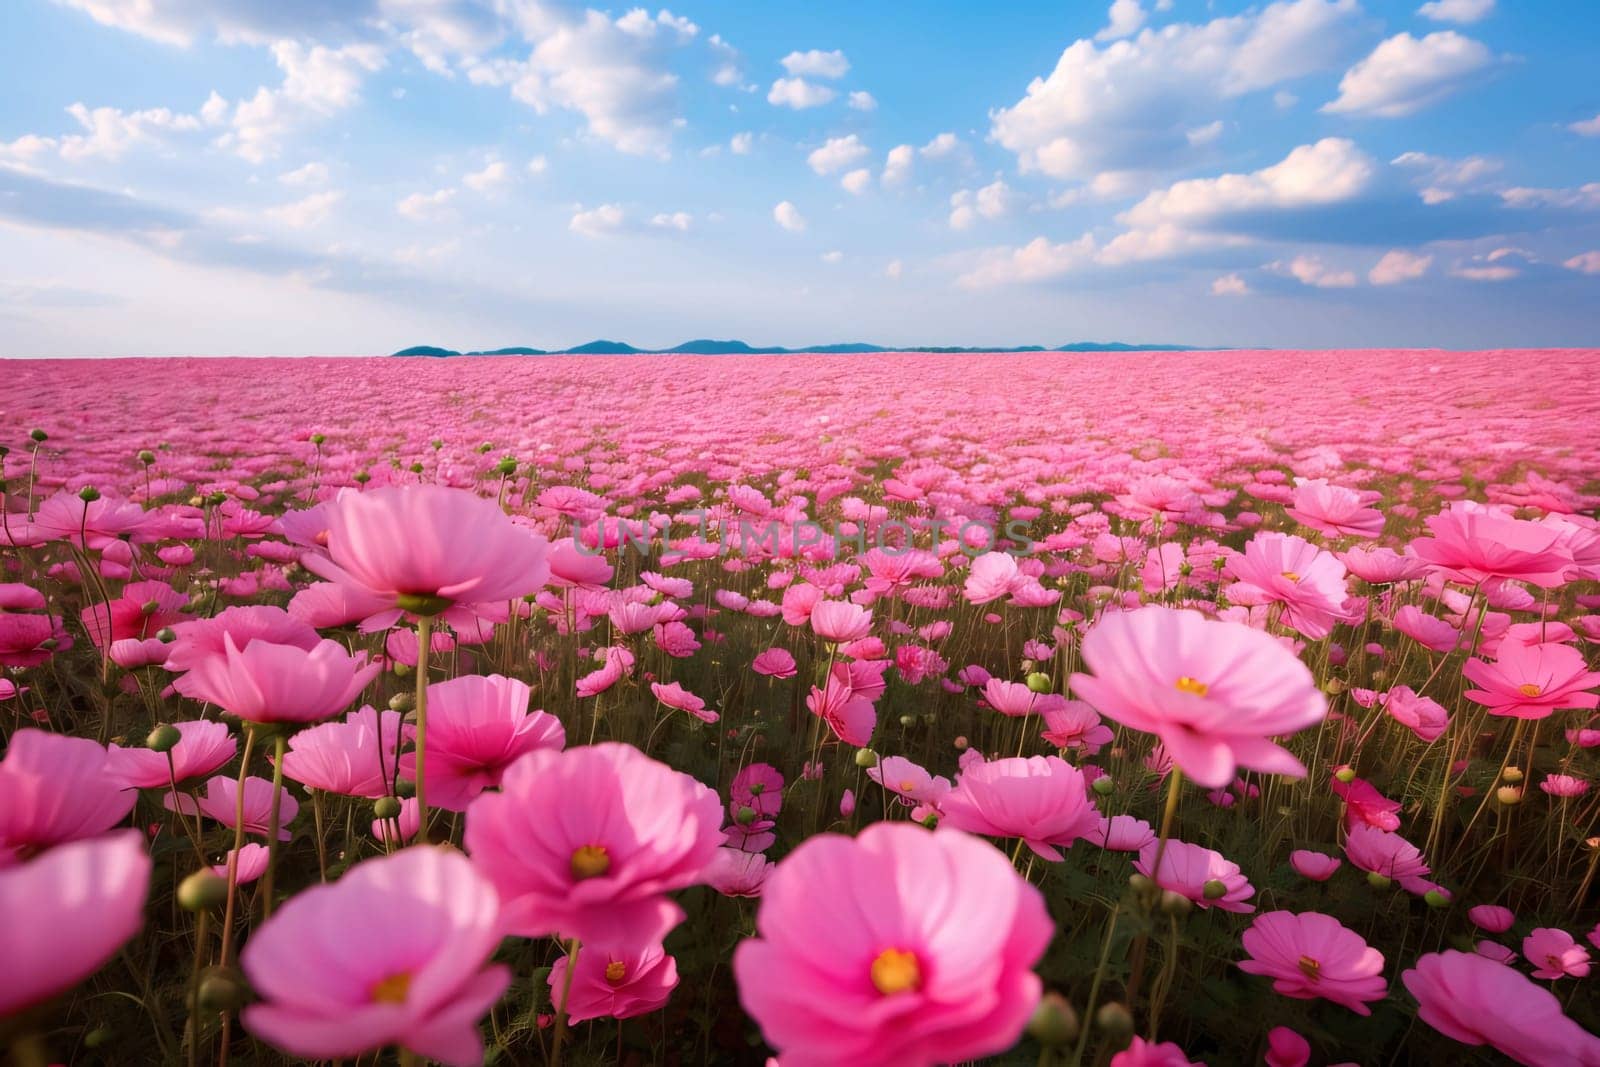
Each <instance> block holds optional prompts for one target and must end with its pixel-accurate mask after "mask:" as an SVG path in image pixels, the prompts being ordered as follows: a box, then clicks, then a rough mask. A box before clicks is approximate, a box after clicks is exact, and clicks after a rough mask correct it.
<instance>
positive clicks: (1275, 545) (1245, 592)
mask: <svg viewBox="0 0 1600 1067" xmlns="http://www.w3.org/2000/svg"><path fill="white" fill-rule="evenodd" d="M1228 571H1229V573H1231V574H1232V575H1233V576H1234V577H1235V578H1237V579H1239V582H1240V585H1236V586H1234V587H1233V588H1232V589H1231V590H1230V592H1229V596H1230V597H1231V598H1232V599H1233V600H1234V601H1235V602H1237V603H1241V604H1282V605H1283V614H1282V616H1281V619H1282V621H1283V623H1284V625H1285V626H1289V627H1292V628H1293V629H1295V630H1297V631H1299V632H1300V633H1302V634H1304V635H1305V636H1307V637H1309V638H1312V639H1313V640H1320V639H1321V638H1324V637H1327V636H1328V634H1330V633H1332V632H1333V626H1334V624H1335V623H1338V622H1344V621H1346V620H1347V619H1348V617H1349V615H1348V613H1347V612H1346V611H1345V608H1344V603H1345V601H1346V600H1348V599H1349V597H1350V593H1349V590H1347V589H1346V588H1345V581H1344V575H1345V571H1344V564H1343V563H1340V562H1339V561H1338V560H1337V559H1336V558H1334V557H1333V556H1332V555H1330V554H1329V553H1327V552H1324V551H1322V549H1320V548H1318V547H1317V546H1316V545H1313V544H1312V543H1311V542H1309V541H1306V540H1304V539H1303V538H1299V537H1294V536H1291V535H1289V534H1281V533H1259V534H1256V536H1254V537H1253V538H1251V539H1250V543H1249V544H1247V545H1245V547H1244V554H1243V555H1239V556H1235V557H1233V558H1232V559H1231V560H1229V561H1228ZM1241 586H1243V589H1242V590H1241Z"/></svg>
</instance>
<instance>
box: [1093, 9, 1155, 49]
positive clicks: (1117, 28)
mask: <svg viewBox="0 0 1600 1067" xmlns="http://www.w3.org/2000/svg"><path fill="white" fill-rule="evenodd" d="M1144 19H1145V14H1144V8H1142V7H1140V6H1139V0H1111V10H1110V11H1109V12H1107V13H1106V28H1105V29H1103V30H1101V31H1100V32H1099V33H1097V34H1095V35H1094V39H1095V40H1097V41H1115V40H1117V39H1119V38H1122V37H1131V36H1133V35H1134V34H1136V33H1138V32H1139V27H1141V26H1143V25H1144Z"/></svg>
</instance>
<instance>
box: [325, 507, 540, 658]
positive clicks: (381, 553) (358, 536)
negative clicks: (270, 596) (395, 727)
mask: <svg viewBox="0 0 1600 1067" xmlns="http://www.w3.org/2000/svg"><path fill="white" fill-rule="evenodd" d="M323 507H324V510H325V514H326V521H327V524H328V554H327V555H326V556H322V555H320V554H318V553H314V552H310V553H307V554H306V555H305V556H304V557H303V558H302V563H304V565H305V567H306V569H307V570H310V571H312V572H313V573H315V574H317V575H320V576H321V577H323V578H327V579H329V580H330V581H335V582H340V583H343V584H350V585H355V586H358V587H360V588H361V589H363V590H365V591H367V592H369V593H371V594H373V595H376V596H380V597H382V598H383V599H384V601H385V602H386V603H387V604H389V605H391V608H390V610H389V611H387V612H384V613H380V615H378V616H375V617H369V618H368V620H367V625H368V626H370V627H379V628H381V627H384V626H388V625H390V624H392V623H393V622H394V621H396V620H397V619H398V618H399V617H400V613H401V609H403V608H404V609H408V608H412V607H419V606H420V607H424V608H433V609H434V610H437V607H436V605H432V604H420V605H419V604H417V603H416V601H417V598H425V599H437V600H442V601H447V602H448V603H449V604H472V603H482V602H493V601H507V600H514V599H517V598H519V597H522V596H527V595H529V594H532V593H535V592H537V591H538V590H539V589H540V587H542V586H543V585H544V584H545V582H546V581H548V580H549V577H550V565H549V562H548V560H547V558H546V557H547V554H548V553H547V545H546V543H545V539H544V538H543V537H541V536H539V535H538V534H535V533H533V532H532V531H530V530H528V529H526V528H525V527H522V526H518V525H516V524H515V523H513V522H512V521H511V520H510V518H508V517H507V516H506V513H505V512H504V511H502V510H500V506H499V505H498V504H496V503H495V502H494V501H492V500H486V499H484V498H483V497H480V496H478V495H477V494H475V493H471V492H468V491H466V490H464V489H451V488H446V487H444V486H438V485H408V486H403V487H390V488H384V489H374V490H371V491H369V492H363V493H350V492H345V493H341V494H340V495H339V496H338V497H337V498H336V499H334V500H330V501H328V502H327V503H326V504H324V505H323Z"/></svg>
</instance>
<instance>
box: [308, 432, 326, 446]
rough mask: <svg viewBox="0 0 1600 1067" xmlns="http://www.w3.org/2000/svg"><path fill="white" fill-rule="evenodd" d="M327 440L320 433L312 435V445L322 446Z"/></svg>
mask: <svg viewBox="0 0 1600 1067" xmlns="http://www.w3.org/2000/svg"><path fill="white" fill-rule="evenodd" d="M326 440H327V438H326V437H324V436H323V435H322V434H320V433H314V434H312V435H311V443H312V444H314V445H320V444H322V442H324V441H326Z"/></svg>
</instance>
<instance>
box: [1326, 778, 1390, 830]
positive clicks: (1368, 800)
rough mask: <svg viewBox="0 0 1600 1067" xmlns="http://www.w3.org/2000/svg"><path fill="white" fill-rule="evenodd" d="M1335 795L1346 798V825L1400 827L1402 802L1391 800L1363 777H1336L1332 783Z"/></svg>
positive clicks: (1386, 828) (1384, 827)
mask: <svg viewBox="0 0 1600 1067" xmlns="http://www.w3.org/2000/svg"><path fill="white" fill-rule="evenodd" d="M1330 786H1331V788H1332V789H1333V792H1334V795H1336V796H1338V797H1340V798H1342V799H1343V800H1344V823H1345V826H1347V827H1350V826H1356V825H1363V824H1364V825H1366V826H1376V827H1377V828H1378V829H1380V830H1398V829H1400V814H1399V813H1400V802H1399V801H1398V800H1390V799H1389V798H1388V797H1386V796H1384V795H1383V794H1382V793H1380V792H1378V790H1377V788H1376V787H1375V786H1374V785H1373V784H1372V783H1371V782H1368V781H1366V780H1365V779H1362V778H1352V779H1350V781H1348V782H1343V781H1340V780H1339V778H1338V777H1335V778H1334V779H1333V781H1332V782H1331V783H1330Z"/></svg>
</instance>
